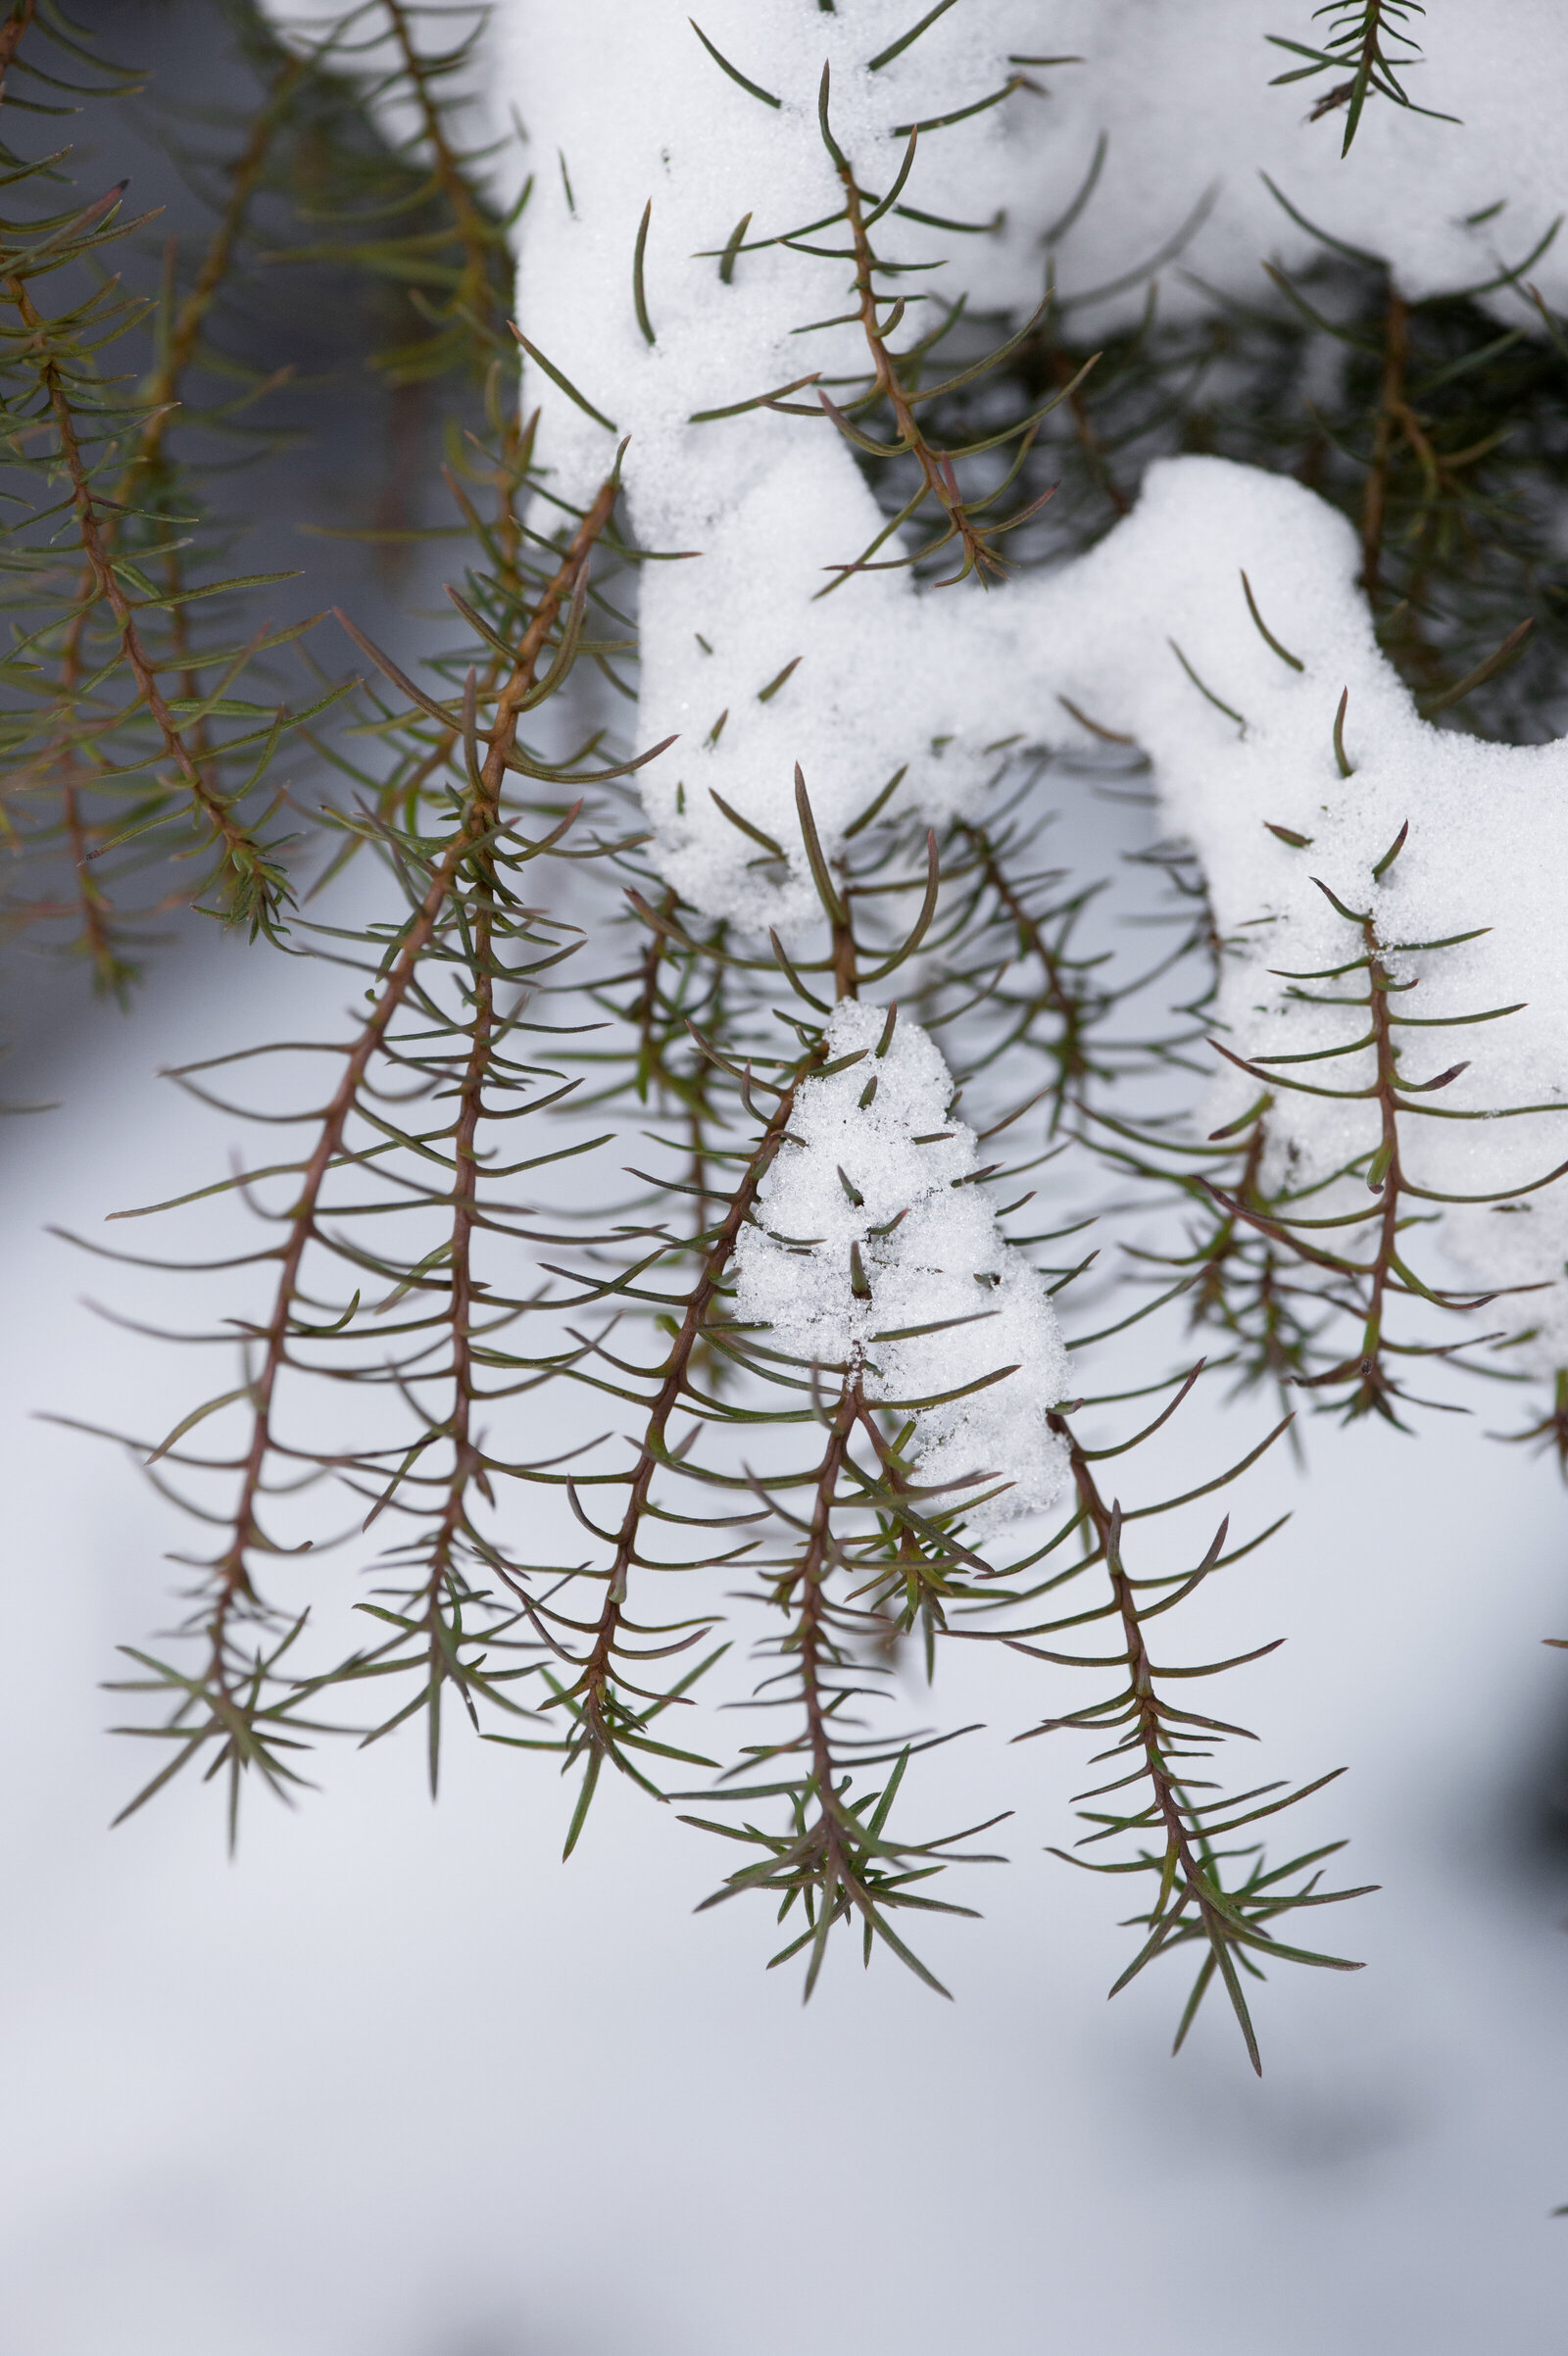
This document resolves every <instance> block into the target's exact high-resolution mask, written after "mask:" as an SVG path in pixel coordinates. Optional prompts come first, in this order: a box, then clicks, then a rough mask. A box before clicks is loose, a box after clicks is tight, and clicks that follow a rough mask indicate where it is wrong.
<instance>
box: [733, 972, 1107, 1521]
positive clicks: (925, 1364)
mask: <svg viewBox="0 0 1568 2356" xmlns="http://www.w3.org/2000/svg"><path fill="white" fill-rule="evenodd" d="M824 1044H825V1046H826V1050H827V1056H828V1060H829V1062H830V1063H840V1064H841V1068H840V1069H838V1070H828V1071H824V1072H821V1073H818V1074H816V1075H813V1076H812V1077H811V1078H809V1079H808V1080H805V1081H803V1082H802V1084H801V1088H800V1091H799V1093H798V1095H797V1097H796V1101H795V1106H794V1110H793V1111H792V1113H791V1116H790V1127H789V1133H788V1136H787V1137H786V1139H785V1142H784V1144H783V1145H782V1146H781V1148H780V1149H779V1153H778V1156H777V1158H776V1160H775V1161H774V1163H773V1166H772V1169H771V1170H770V1171H769V1173H768V1176H767V1178H766V1180H765V1181H764V1183H763V1187H762V1191H761V1196H760V1202H759V1205H758V1209H757V1211H756V1214H755V1216H754V1219H753V1221H752V1222H751V1223H749V1224H748V1225H747V1226H746V1227H745V1228H744V1229H743V1230H742V1232H741V1237H740V1241H739V1243H738V1245H737V1247H736V1252H735V1266H736V1270H737V1274H738V1278H739V1282H738V1286H737V1291H736V1297H735V1309H736V1314H737V1316H738V1317H739V1319H740V1320H741V1321H742V1323H744V1324H749V1325H752V1324H760V1325H765V1326H767V1327H769V1328H770V1329H771V1330H770V1332H769V1333H768V1336H767V1342H768V1346H769V1347H770V1348H772V1349H775V1350H780V1351H782V1352H784V1353H785V1354H786V1355H788V1356H790V1357H792V1358H797V1359H799V1360H801V1361H802V1362H803V1363H805V1364H809V1365H814V1366H817V1367H820V1368H822V1369H823V1370H824V1371H827V1370H831V1371H833V1372H835V1373H838V1372H841V1371H842V1372H846V1373H850V1372H855V1371H857V1370H858V1373H859V1377H860V1382H861V1387H862V1390H863V1393H864V1396H865V1398H866V1399H867V1400H868V1401H869V1402H870V1403H872V1404H880V1405H885V1406H890V1407H904V1408H907V1409H908V1411H909V1412H910V1413H911V1414H912V1415H913V1416H914V1417H915V1423H916V1434H915V1442H914V1451H915V1462H916V1465H917V1468H918V1473H919V1481H920V1485H921V1486H922V1487H925V1488H933V1489H940V1490H941V1491H942V1494H941V1495H939V1496H935V1497H932V1498H931V1499H930V1500H929V1509H931V1510H942V1509H949V1508H953V1507H960V1508H961V1507H963V1506H964V1503H965V1498H966V1496H973V1497H975V1498H976V1499H977V1500H978V1505H977V1507H976V1508H971V1509H969V1510H967V1511H966V1512H965V1521H966V1523H967V1525H968V1526H969V1527H971V1528H974V1529H976V1530H980V1531H984V1530H986V1529H989V1528H991V1527H994V1526H995V1525H996V1524H998V1523H1000V1522H1002V1521H1005V1520H1007V1519H1009V1518H1011V1517H1012V1516H1014V1515H1016V1514H1021V1513H1033V1512H1042V1511H1044V1510H1045V1509H1046V1508H1047V1507H1049V1506H1050V1505H1052V1504H1054V1501H1055V1499H1056V1497H1058V1496H1059V1495H1060V1493H1061V1489H1062V1486H1063V1483H1064V1481H1065V1478H1066V1470H1067V1450H1066V1447H1065V1444H1064V1443H1063V1442H1062V1441H1061V1440H1060V1439H1059V1438H1058V1437H1057V1436H1056V1434H1055V1433H1054V1432H1053V1431H1052V1430H1051V1429H1050V1428H1049V1425H1048V1423H1047V1415H1048V1412H1049V1410H1050V1409H1051V1408H1053V1407H1055V1406H1059V1405H1060V1404H1061V1402H1062V1400H1063V1399H1064V1398H1065V1397H1066V1394H1067V1384H1068V1369H1067V1352H1066V1350H1065V1348H1064V1346H1063V1344H1062V1339H1061V1334H1060V1330H1059V1328H1058V1326H1057V1323H1056V1313H1055V1310H1054V1308H1053V1306H1052V1303H1051V1298H1050V1295H1049V1294H1048V1292H1047V1290H1046V1282H1045V1279H1044V1277H1043V1276H1041V1275H1040V1274H1039V1272H1038V1271H1037V1270H1036V1269H1034V1268H1032V1267H1031V1266H1030V1265H1029V1263H1028V1261H1027V1260H1026V1259H1025V1258H1024V1256H1023V1254H1022V1253H1021V1252H1018V1251H1015V1250H1014V1249H1013V1248H1012V1247H1011V1246H1010V1245H1009V1243H1008V1242H1007V1240H1006V1238H1005V1236H1004V1234H1003V1232H1002V1230H1001V1228H1000V1226H999V1225H998V1223H997V1216H996V1212H995V1209H994V1207H993V1205H992V1203H991V1202H990V1200H989V1198H988V1197H987V1195H986V1192H985V1190H984V1187H983V1186H982V1184H981V1183H980V1181H981V1179H982V1178H983V1177H984V1176H985V1175H986V1174H987V1172H986V1171H984V1170H982V1168H981V1166H980V1159H979V1148H978V1141H977V1140H976V1137H975V1134H974V1131H973V1130H972V1129H970V1128H967V1127H966V1126H965V1124H964V1123H963V1122H962V1121H960V1120H956V1119H953V1118H951V1117H950V1115H949V1106H950V1104H952V1103H953V1099H954V1092H953V1078H952V1074H951V1073H950V1072H949V1070H948V1067H947V1065H946V1063H945V1062H944V1061H943V1059H942V1055H941V1053H940V1051H939V1049H938V1048H937V1047H936V1045H935V1043H934V1042H933V1041H932V1039H931V1038H930V1037H929V1036H928V1035H927V1033H926V1032H924V1031H923V1030H921V1029H920V1028H919V1027H918V1025H917V1024H915V1023H912V1022H907V1021H901V1020H899V1019H898V1017H897V1013H896V1009H892V1008H887V1007H882V1006H863V1005H861V1004H860V1003H859V1002H858V1001H857V1000H854V999H846V1000H843V1001H841V1003H840V1004H839V1005H838V1006H836V1007H835V1009H834V1011H833V1014H832V1016H831V1018H830V1020H829V1022H828V1025H827V1030H826V1033H825V1040H824ZM844 1058H852V1060H847V1061H843V1060H842V1059H844ZM996 1167H997V1165H996V1164H995V1163H992V1164H991V1165H990V1168H991V1169H993V1170H994V1169H995V1168H996ZM956 1393H962V1394H964V1395H965V1396H962V1397H955V1396H954V1395H955V1394H956ZM977 1475H978V1476H987V1477H982V1478H979V1479H977V1478H976V1476H977ZM999 1482H1000V1483H1005V1484H1006V1486H1005V1487H1003V1488H1002V1489H1001V1490H1000V1493H999V1488H998V1484H999ZM950 1485H953V1486H950Z"/></svg>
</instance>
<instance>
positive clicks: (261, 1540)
mask: <svg viewBox="0 0 1568 2356" xmlns="http://www.w3.org/2000/svg"><path fill="white" fill-rule="evenodd" d="M618 488H619V485H618V479H617V478H616V477H614V476H612V477H611V478H610V480H609V481H607V482H606V483H605V484H604V485H603V486H602V487H601V489H600V491H599V494H598V496H597V497H596V499H595V500H594V502H593V505H592V506H591V507H590V508H589V509H588V511H587V513H586V515H584V516H583V519H582V521H581V523H580V524H579V525H578V527H577V530H576V532H575V533H574V535H573V537H572V540H571V544H570V546H569V547H568V549H567V551H566V554H565V556H564V558H563V559H562V562H561V564H560V566H559V567H558V569H557V571H556V574H555V576H554V578H553V579H552V581H551V582H550V584H549V586H548V588H547V589H546V591H545V593H544V595H543V596H542V598H541V599H540V601H539V604H538V606H537V607H536V609H535V611H534V614H533V616H532V618H531V620H530V621H529V623H528V626H527V629H526V630H525V631H524V633H523V636H522V638H521V640H520V642H519V644H518V647H517V652H516V656H515V663H514V666H513V670H512V673H511V676H510V677H509V679H508V681H507V683H506V686H505V687H504V689H503V691H502V694H501V697H500V699H499V702H498V705H497V711H496V717H495V720H494V723H493V727H492V732H491V736H490V742H489V747H488V751H487V754H486V757H485V761H484V764H483V767H482V769H481V772H480V786H479V790H478V792H477V793H475V794H473V795H471V796H470V797H469V801H468V806H467V808H466V810H465V813H464V816H463V819H462V822H461V824H460V825H459V827H458V829H457V831H456V833H455V834H454V836H453V838H452V841H451V842H450V843H449V844H448V846H447V849H446V851H445V852H444V854H443V855H442V858H441V859H440V860H439V862H438V863H437V865H436V867H435V869H434V872H433V873H432V875H431V878H430V882H429V885H428V887H427V889H426V891H425V894H424V897H423V899H422V900H421V902H420V904H419V906H418V908H417V910H416V911H415V913H414V916H413V917H412V919H411V921H410V923H409V924H408V926H407V928H406V929H405V932H404V935H403V939H402V943H401V946H400V947H399V950H398V954H397V956H396V957H395V958H394V960H393V962H392V964H391V967H390V969H389V970H388V972H387V974H386V977H385V979H384V980H383V981H382V983H381V985H380V987H379V989H378V991H377V992H376V996H375V1001H374V1004H373V1006H372V1007H371V1010H370V1012H369V1014H368V1017H367V1018H366V1021H365V1023H364V1025H363V1027H362V1029H361V1032H360V1036H359V1038H358V1039H357V1040H356V1041H355V1043H354V1046H353V1047H352V1048H351V1049H350V1051H349V1053H348V1055H347V1057H346V1060H345V1063H344V1068H343V1074H342V1077H341V1079H340V1081H339V1083H338V1086H337V1088H336V1090H335V1092H334V1094H333V1096H332V1099H331V1102H330V1103H329V1104H328V1105H327V1107H326V1109H325V1111H324V1113H323V1114H322V1116H321V1122H320V1127H319V1131H318V1134H317V1139H316V1143H315V1146H314V1148H313V1149H312V1152H311V1155H310V1158H309V1160H308V1161H307V1162H306V1165H305V1168H304V1171H303V1174H302V1177H301V1182H300V1191H299V1194H298V1197H297V1198H296V1201H295V1203H294V1207H293V1209H292V1210H291V1212H290V1214H289V1226H288V1235H287V1238H286V1241H285V1242H284V1244H283V1246H282V1248H281V1251H280V1252H279V1254H278V1258H279V1268H278V1278H277V1285H276V1289H275V1293H274V1297H273V1303H272V1309H271V1314H270V1318H269V1320H268V1323H267V1324H266V1326H265V1327H263V1328H262V1329H261V1330H260V1333H259V1335H258V1340H259V1342H260V1344H261V1363H260V1366H259V1368H258V1370H257V1372H256V1374H255V1376H254V1377H253V1379H252V1381H251V1384H250V1386H249V1396H250V1401H251V1415H252V1423H251V1438H250V1445H249V1448H248V1449H247V1452H246V1456H245V1460H244V1465H243V1469H242V1473H241V1480H240V1491H239V1497H238V1500H237V1502H236V1505H235V1509H234V1513H233V1516H232V1518H231V1523H230V1538H229V1544H228V1546H227V1547H226V1548H225V1550H224V1552H223V1554H222V1555H221V1557H220V1558H219V1560H218V1561H217V1563H216V1564H215V1565H214V1570H213V1599H212V1608H211V1613H210V1618H209V1627H210V1631H211V1637H212V1655H211V1665H210V1670H209V1687H210V1693H211V1696H212V1700H213V1706H214V1708H215V1711H217V1713H218V1714H219V1715H220V1716H221V1717H224V1718H226V1719H227V1721H228V1723H229V1724H230V1726H231V1727H232V1728H235V1729H236V1730H237V1729H238V1727H239V1726H240V1725H241V1724H242V1723H243V1718H242V1712H241V1711H240V1708H239V1705H238V1702H237V1700H236V1697H235V1695H234V1693H232V1691H231V1686H230V1677H229V1661H228V1630H229V1622H230V1619H231V1617H232V1615H233V1614H234V1612H235V1611H236V1609H238V1608H239V1607H240V1606H241V1605H242V1604H244V1603H253V1602H255V1601H256V1600H257V1597H256V1590H255V1588H254V1585H253V1583H252V1579H251V1574H250V1568H249V1557H250V1554H251V1551H252V1549H253V1548H256V1547H263V1548H265V1547H266V1546H267V1544H268V1542H267V1540H266V1538H265V1536H264V1534H263V1532H262V1530H261V1528H260V1524H259V1520H258V1504H259V1499H260V1497H261V1492H262V1483H263V1477H264V1475H265V1473H266V1469H267V1465H268V1462H269V1460H270V1455H271V1452H272V1446H273V1440H272V1416H273V1403H274V1397H275V1393H276V1388H277V1383H278V1378H279V1376H280V1375H281V1373H282V1371H283V1369H284V1367H285V1366H287V1365H288V1364H289V1363H290V1359H289V1349H288V1344H289V1334H290V1328H291V1325H292V1323H293V1320H294V1314H295V1303H296V1300H297V1296H298V1291H299V1281H300V1270H301V1265H302V1262H303V1260H304V1257H305V1253H306V1250H307V1248H308V1246H309V1245H310V1244H311V1242H312V1241H313V1240H314V1238H315V1236H316V1232H317V1225H316V1222H317V1216H318V1212H319V1205H320V1200H321V1191H322V1188H323V1186H324V1185H325V1182H326V1179H327V1176H328V1174H329V1172H330V1171H331V1170H332V1169H333V1167H334V1166H335V1165H336V1162H337V1159H338V1156H339V1154H340V1153H341V1151H342V1147H343V1141H344V1134H345V1131H346V1129H347V1126H348V1122H349V1119H350V1116H351V1114H352V1113H353V1111H354V1108H355V1105H356V1104H357V1103H358V1101H359V1094H360V1090H361V1087H362V1086H363V1084H364V1080H365V1076H366V1073H367V1071H368V1067H369V1064H370V1061H371V1058H372V1056H373V1055H375V1053H376V1051H377V1050H378V1049H379V1048H380V1046H381V1044H382V1042H383V1041H384V1039H385V1037H386V1034H387V1030H388V1028H389V1026H390V1024H391V1022H392V1019H393V1017H394V1016H395V1015H396V1013H397V1011H398V1009H399V1007H400V1006H402V1005H403V1002H404V1000H405V998H406V997H407V996H408V993H409V991H410V989H411V987H412V986H413V983H414V980H415V977H416V974H417V970H418V966H419V960H420V958H421V957H423V955H424V952H425V950H426V949H427V948H428V946H429V944H430V942H431V940H432V939H433V937H434V935H435V933H436V930H437V928H438V926H439V925H440V923H441V921H442V918H443V917H444V915H445V914H446V911H447V909H448V908H449V906H450V904H451V900H452V896H453V893H454V889H455V887H456V885H457V883H458V879H459V877H460V875H461V874H462V872H463V869H464V867H465V865H466V863H468V862H469V861H470V859H471V858H472V856H473V852H474V847H475V845H476V844H479V843H482V842H483V840H484V839H485V838H486V837H487V836H488V835H489V834H490V833H491V832H492V830H493V828H494V825H495V816H496V811H497V810H498V809H499V806H500V800H501V792H502V787H503V784H504V781H505V777H506V766H507V756H508V755H509V753H510V752H511V751H512V749H513V746H514V744H515V738H516V726H517V718H518V712H519V709H520V706H521V704H522V701H523V699H524V697H525V696H526V695H527V693H528V691H529V689H530V688H531V687H532V685H533V684H534V679H535V675H536V672H537V669H538V665H539V663H540V660H541V658H542V656H543V653H544V650H545V647H546V645H547V643H548V640H549V637H550V632H551V630H552V629H553V628H554V626H555V624H556V622H557V620H558V619H559V617H560V614H561V611H562V607H563V606H564V603H565V601H566V600H567V598H569V597H570V595H571V594H572V592H573V590H574V589H575V587H576V584H577V581H578V579H579V577H580V575H581V573H582V570H583V567H584V566H585V565H586V564H587V563H588V561H589V558H590V556H591V554H592V551H593V548H594V545H595V543H596V542H597V541H598V539H599V537H600V535H601V533H602V532H603V531H604V529H605V527H606V525H607V524H608V522H609V520H610V516H611V513H612V511H613V507H614V504H615V499H616V496H617V492H618ZM487 1044H488V1042H487ZM478 1102H479V1095H478V1086H477V1084H475V1083H474V1081H473V1066H472V1063H471V1060H470V1065H469V1073H468V1075H467V1084H466V1096H465V1100H464V1104H463V1106H462V1109H461V1111H460V1117H459V1136H460V1153H461V1141H462V1140H463V1139H464V1138H465V1137H466V1141H467V1152H468V1166H467V1171H466V1177H465V1172H464V1164H463V1162H462V1159H461V1158H460V1162H459V1176H458V1180H457V1184H456V1188H455V1218H456V1219H457V1220H458V1221H459V1222H460V1223H461V1225H462V1232H463V1236H464V1240H465V1244H466V1239H467V1236H468V1233H469V1230H470V1228H471V1224H472V1218H473V1184H474V1170H473V1164H472V1138H473V1126H474V1125H476V1121H477V1106H478ZM465 1188H466V1193H465ZM457 1284H458V1277H457V1270H456V1268H454V1320H455V1327H454V1330H455V1332H456V1330H457V1325H456V1319H457V1314H458V1309H457ZM470 1313H471V1293H470V1294H469V1295H466V1296H465V1299H464V1303H463V1329H462V1330H463V1332H464V1335H465V1337H466V1331H467V1325H468V1322H469V1318H470ZM467 1347H468V1345H467V1343H466V1339H465V1343H464V1349H465V1350H466V1349H467ZM463 1366H464V1375H463V1377H462V1378H461V1379H460V1383H459V1392H460V1399H466V1386H468V1385H471V1368H470V1365H469V1361H468V1359H467V1358H466V1356H465V1357H464V1359H463ZM454 1445H455V1447H456V1448H458V1449H459V1451H460V1452H461V1451H462V1450H463V1449H465V1448H467V1447H468V1445H469V1443H468V1438H467V1428H466V1406H465V1420H464V1421H463V1425H462V1429H461V1431H459V1430H458V1429H457V1427H456V1421H455V1432H454Z"/></svg>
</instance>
